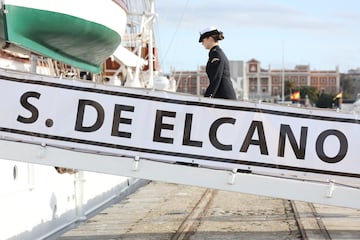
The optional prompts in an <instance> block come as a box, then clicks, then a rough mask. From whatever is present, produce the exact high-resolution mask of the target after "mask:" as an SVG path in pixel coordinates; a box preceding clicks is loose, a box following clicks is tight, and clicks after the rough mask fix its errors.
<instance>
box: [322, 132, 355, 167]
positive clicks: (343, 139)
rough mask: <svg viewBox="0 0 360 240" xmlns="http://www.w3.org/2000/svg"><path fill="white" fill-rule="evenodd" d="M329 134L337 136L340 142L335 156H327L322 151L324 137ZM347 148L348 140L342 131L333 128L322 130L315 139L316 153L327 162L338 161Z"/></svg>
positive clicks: (343, 155) (341, 158) (342, 157)
mask: <svg viewBox="0 0 360 240" xmlns="http://www.w3.org/2000/svg"><path fill="white" fill-rule="evenodd" d="M330 135H334V136H335V137H337V138H338V139H339V142H340V150H339V152H338V153H337V155H336V156H335V157H328V156H326V154H325V152H324V142H325V139H326V138H327V137H328V136H330ZM347 150H348V141H347V139H346V136H345V135H344V134H343V133H342V132H340V131H338V130H335V129H330V130H326V131H324V132H322V133H321V134H320V135H319V137H318V138H317V140H316V154H317V155H318V157H319V158H320V159H321V160H322V161H324V162H327V163H337V162H340V161H341V160H343V159H344V157H345V156H346V153H347Z"/></svg>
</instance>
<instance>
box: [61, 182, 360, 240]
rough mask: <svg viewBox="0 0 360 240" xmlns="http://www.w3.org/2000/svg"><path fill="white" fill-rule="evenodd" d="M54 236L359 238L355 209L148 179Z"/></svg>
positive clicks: (359, 218) (105, 238)
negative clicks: (134, 189) (81, 221)
mask: <svg viewBox="0 0 360 240" xmlns="http://www.w3.org/2000/svg"><path fill="white" fill-rule="evenodd" d="M54 239H60V240H78V239H91V240H95V239H96V240H102V239H103V240H108V239H125V240H130V239H131V240H133V239H138V240H142V239H144V240H145V239H146V240H152V239H154V240H155V239H156V240H161V239H164V240H200V239H207V240H208V239H209V240H211V239H216V240H235V239H237V240H238V239H276V240H278V239H290V240H293V239H325V240H327V239H360V211H359V210H356V209H346V208H338V207H336V208H335V207H329V206H322V205H316V204H312V203H304V202H295V201H290V200H284V199H275V198H270V197H259V196H254V195H246V194H239V193H232V192H225V191H220V190H212V189H205V188H199V187H191V186H183V185H177V184H165V183H158V182H152V183H150V184H149V185H147V186H145V187H143V188H141V189H140V190H139V191H138V192H136V193H135V194H133V195H132V196H130V197H129V198H128V199H125V200H124V201H121V202H119V203H117V204H114V205H113V206H111V207H109V208H107V209H105V210H104V211H103V212H101V213H99V214H98V215H96V216H95V217H93V218H91V219H90V220H89V221H88V222H87V223H84V224H82V225H80V226H79V227H78V228H76V229H73V230H71V231H68V232H66V233H65V234H63V235H62V236H61V237H59V238H54Z"/></svg>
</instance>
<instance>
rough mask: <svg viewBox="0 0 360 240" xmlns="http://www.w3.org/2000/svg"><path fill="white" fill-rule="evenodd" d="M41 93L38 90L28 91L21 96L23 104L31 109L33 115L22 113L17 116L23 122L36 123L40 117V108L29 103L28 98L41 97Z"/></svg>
mask: <svg viewBox="0 0 360 240" xmlns="http://www.w3.org/2000/svg"><path fill="white" fill-rule="evenodd" d="M40 95H41V94H40V93H38V92H26V93H24V94H23V95H22V96H21V98H20V103H21V106H23V107H24V108H25V109H26V110H29V112H31V116H30V117H28V118H26V117H23V116H21V115H19V116H18V117H17V120H18V121H19V122H22V123H34V122H36V120H37V119H38V117H39V110H38V109H37V108H36V107H35V106H34V105H32V104H30V103H29V101H28V99H29V98H31V97H33V98H37V99H39V98H40Z"/></svg>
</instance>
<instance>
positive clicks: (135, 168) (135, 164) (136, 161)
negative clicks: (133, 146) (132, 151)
mask: <svg viewBox="0 0 360 240" xmlns="http://www.w3.org/2000/svg"><path fill="white" fill-rule="evenodd" d="M139 162H140V156H135V157H134V161H133V167H132V170H133V171H134V172H137V171H139Z"/></svg>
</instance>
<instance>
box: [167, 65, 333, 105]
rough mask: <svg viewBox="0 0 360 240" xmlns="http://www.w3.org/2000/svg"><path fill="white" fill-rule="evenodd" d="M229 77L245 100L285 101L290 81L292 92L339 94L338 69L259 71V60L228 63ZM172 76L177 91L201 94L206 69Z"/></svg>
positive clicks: (306, 68) (178, 72)
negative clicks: (305, 88) (310, 90)
mask: <svg viewBox="0 0 360 240" xmlns="http://www.w3.org/2000/svg"><path fill="white" fill-rule="evenodd" d="M230 76H231V80H232V82H233V84H234V87H235V89H236V92H237V95H238V98H239V99H244V100H266V101H272V100H274V99H276V100H282V99H283V100H285V99H286V98H288V97H289V94H285V93H284V88H285V83H286V82H290V83H291V86H292V90H293V91H296V90H299V89H300V87H303V86H309V87H314V88H316V89H317V90H318V91H319V92H320V93H327V94H336V93H337V92H339V91H340V73H339V68H338V67H336V68H335V69H334V70H311V69H310V65H297V66H295V68H294V69H271V67H270V66H268V67H267V68H262V66H261V63H260V61H258V60H256V59H251V60H249V61H247V62H244V61H230ZM171 77H173V78H174V79H175V80H176V81H177V91H178V92H184V93H189V94H194V95H203V94H204V92H205V90H206V88H207V86H208V84H209V80H208V78H207V75H206V72H205V67H204V66H202V67H199V68H198V70H197V71H172V72H171Z"/></svg>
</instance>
